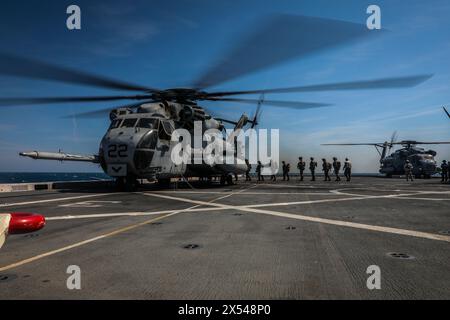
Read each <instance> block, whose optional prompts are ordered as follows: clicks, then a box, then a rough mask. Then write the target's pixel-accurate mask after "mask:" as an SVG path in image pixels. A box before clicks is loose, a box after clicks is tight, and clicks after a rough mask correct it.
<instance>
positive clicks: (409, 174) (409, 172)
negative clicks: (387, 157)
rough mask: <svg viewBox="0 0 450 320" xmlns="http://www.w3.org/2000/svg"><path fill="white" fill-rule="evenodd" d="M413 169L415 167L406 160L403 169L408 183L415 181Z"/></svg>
mask: <svg viewBox="0 0 450 320" xmlns="http://www.w3.org/2000/svg"><path fill="white" fill-rule="evenodd" d="M413 168H414V167H413V165H412V164H411V162H410V161H409V160H406V162H405V165H404V166H403V169H405V175H406V181H409V179H411V181H414V180H413V176H412V170H413Z"/></svg>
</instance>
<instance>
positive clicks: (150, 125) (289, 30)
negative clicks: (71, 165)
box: [0, 14, 432, 189]
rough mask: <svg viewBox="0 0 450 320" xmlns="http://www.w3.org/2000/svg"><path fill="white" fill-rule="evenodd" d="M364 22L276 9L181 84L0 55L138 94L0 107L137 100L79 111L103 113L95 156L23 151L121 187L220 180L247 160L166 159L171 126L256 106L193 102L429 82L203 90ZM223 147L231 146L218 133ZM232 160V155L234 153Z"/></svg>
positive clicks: (38, 74)
mask: <svg viewBox="0 0 450 320" xmlns="http://www.w3.org/2000/svg"><path fill="white" fill-rule="evenodd" d="M371 34H373V32H371V31H368V29H367V28H366V26H365V25H362V24H356V23H351V22H345V21H339V20H332V19H324V18H316V17H306V16H294V15H286V14H283V15H275V16H273V17H271V18H269V19H267V20H265V21H262V22H261V23H259V24H257V27H256V28H254V29H252V30H251V32H249V34H247V35H244V36H242V37H241V36H239V37H238V41H237V43H236V45H235V46H233V47H232V48H230V50H225V54H224V56H223V57H221V59H219V60H218V62H217V63H214V64H213V65H212V66H211V67H210V68H207V70H206V71H205V72H204V73H202V74H201V75H200V76H199V77H197V79H196V80H195V81H194V82H193V84H192V86H190V87H185V88H169V89H156V88H153V87H147V86H143V85H136V84H131V83H128V82H123V81H119V80H114V79H110V78H105V77H101V76H97V75H93V74H90V73H86V72H82V71H79V70H73V69H69V68H65V67H61V66H55V65H52V64H49V63H47V62H41V61H37V60H34V59H29V58H24V57H19V56H16V55H11V54H4V53H0V75H7V76H15V77H22V78H31V79H38V80H50V81H57V82H64V83H69V84H81V85H88V86H92V87H98V88H107V89H114V90H122V91H132V92H139V93H138V94H136V93H133V94H131V95H113V96H96V97H36V98H1V99H0V106H14V105H39V104H50V103H53V104H54V103H87V102H89V103H93V102H105V101H119V100H137V101H138V102H137V103H136V102H135V103H132V104H128V105H125V106H122V107H119V108H115V109H113V110H111V108H108V109H104V110H96V111H93V112H88V113H83V114H79V115H80V116H83V117H85V116H88V117H89V116H93V115H98V114H99V113H101V114H104V113H107V112H109V114H110V120H111V124H110V126H109V128H108V130H107V131H106V133H105V135H104V137H103V139H102V140H101V142H100V146H99V152H98V154H95V155H89V156H84V155H74V154H69V153H61V152H59V153H53V152H40V151H31V152H21V153H20V155H21V156H26V157H31V158H33V159H47V160H58V161H83V162H91V163H98V164H100V165H101V167H102V169H103V171H104V172H105V173H106V174H107V175H109V176H111V177H114V178H116V179H117V181H118V183H119V185H124V186H125V187H126V188H129V189H132V188H134V186H135V185H136V180H137V179H148V180H157V181H159V182H161V183H163V184H166V183H168V182H170V179H171V178H181V177H204V178H208V179H210V178H211V177H214V176H218V177H220V178H221V182H225V181H228V182H229V183H230V182H232V180H231V181H230V178H231V177H230V176H231V175H233V174H241V173H243V172H245V170H246V169H247V167H246V165H245V164H238V163H237V161H235V164H229V165H228V164H227V165H208V164H206V163H202V164H187V165H186V164H182V165H179V166H177V165H175V164H174V163H173V162H172V161H171V157H170V155H171V151H172V144H171V143H170V140H171V135H172V133H173V131H174V130H175V129H178V128H183V129H187V130H188V131H190V132H192V131H193V127H194V122H195V121H201V123H202V131H203V132H204V131H206V130H208V129H218V130H224V124H225V123H232V124H234V125H235V126H234V130H238V129H240V128H243V127H244V126H246V125H250V126H251V127H254V126H256V125H257V123H258V111H257V112H256V113H255V116H254V117H253V118H249V117H248V116H247V115H246V114H243V115H242V116H241V117H240V119H239V120H238V121H236V122H235V121H230V120H226V119H221V118H215V117H214V116H213V115H212V114H213V113H212V112H209V111H208V110H207V109H205V108H204V107H203V106H200V105H199V103H200V102H202V101H212V102H217V101H222V102H229V103H247V104H254V105H256V104H260V101H259V100H258V99H244V98H240V97H236V96H241V95H262V94H282V93H298V92H320V91H339V90H371V89H392V88H410V87H414V86H417V85H419V84H420V83H422V82H424V81H426V80H428V79H429V78H430V77H431V76H432V75H413V76H402V77H392V78H383V79H372V80H362V81H353V82H340V83H326V84H319V85H305V86H297V87H288V88H276V89H257V90H232V91H210V90H208V91H207V88H209V87H213V86H217V85H220V84H222V83H224V82H227V81H230V80H233V79H236V78H238V77H242V76H245V75H248V74H250V73H253V72H256V71H260V70H262V69H264V68H267V67H269V66H275V65H278V64H280V63H282V62H285V61H289V60H293V59H294V58H298V57H303V56H309V55H311V54H313V53H318V52H321V51H324V50H325V49H331V48H334V47H337V46H339V45H342V44H346V43H351V42H353V41H355V40H357V39H362V38H367V37H371ZM264 104H265V105H270V106H276V107H284V108H296V109H308V108H318V107H325V106H330V104H326V103H316V102H300V101H280V100H264ZM224 140H225V144H226V147H225V148H226V149H227V150H228V149H229V148H235V145H234V143H233V142H232V141H229V140H228V139H227V138H226V137H224ZM235 160H237V159H235Z"/></svg>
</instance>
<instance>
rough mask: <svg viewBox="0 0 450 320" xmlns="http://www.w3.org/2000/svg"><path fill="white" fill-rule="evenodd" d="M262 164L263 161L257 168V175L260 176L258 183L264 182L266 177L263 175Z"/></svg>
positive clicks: (259, 162)
mask: <svg viewBox="0 0 450 320" xmlns="http://www.w3.org/2000/svg"><path fill="white" fill-rule="evenodd" d="M261 171H262V164H261V161H258V165H257V166H256V174H257V175H258V181H264V177H263V176H262V175H261Z"/></svg>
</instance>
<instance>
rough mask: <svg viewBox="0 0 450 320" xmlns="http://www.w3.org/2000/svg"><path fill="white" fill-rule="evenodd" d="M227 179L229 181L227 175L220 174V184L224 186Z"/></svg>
mask: <svg viewBox="0 0 450 320" xmlns="http://www.w3.org/2000/svg"><path fill="white" fill-rule="evenodd" d="M226 181H227V177H226V176H225V175H221V176H220V185H221V186H224V185H225V182H226Z"/></svg>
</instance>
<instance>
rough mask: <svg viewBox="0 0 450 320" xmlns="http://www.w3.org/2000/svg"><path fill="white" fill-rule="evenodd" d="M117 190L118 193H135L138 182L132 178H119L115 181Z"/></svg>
mask: <svg viewBox="0 0 450 320" xmlns="http://www.w3.org/2000/svg"><path fill="white" fill-rule="evenodd" d="M116 185H117V189H118V190H119V191H128V192H131V191H135V190H136V188H137V187H138V186H139V182H138V181H137V179H136V178H135V177H134V176H126V177H119V178H117V179H116Z"/></svg>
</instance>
